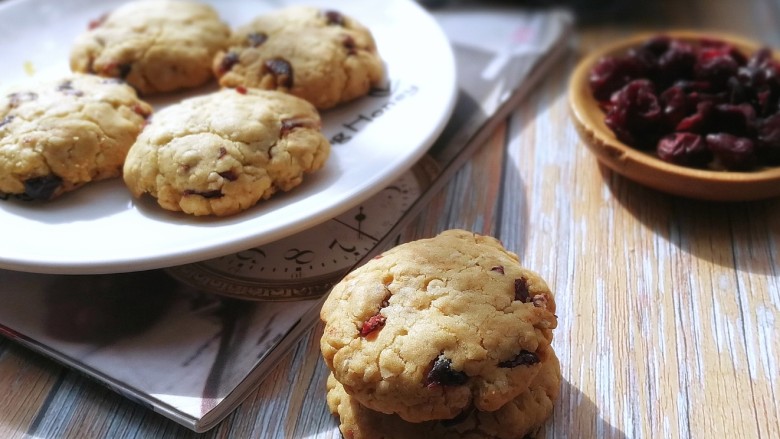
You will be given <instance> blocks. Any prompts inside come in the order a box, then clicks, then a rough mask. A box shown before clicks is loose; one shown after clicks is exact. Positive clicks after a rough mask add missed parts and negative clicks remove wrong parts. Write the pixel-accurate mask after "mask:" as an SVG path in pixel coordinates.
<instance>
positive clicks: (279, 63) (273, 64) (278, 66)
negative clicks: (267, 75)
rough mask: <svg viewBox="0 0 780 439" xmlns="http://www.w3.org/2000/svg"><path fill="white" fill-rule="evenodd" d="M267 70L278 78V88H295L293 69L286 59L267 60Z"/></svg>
mask: <svg viewBox="0 0 780 439" xmlns="http://www.w3.org/2000/svg"><path fill="white" fill-rule="evenodd" d="M264 65H265V68H266V69H267V70H268V71H269V72H271V74H273V75H274V77H275V78H276V86H277V87H284V88H292V86H293V68H292V65H290V63H289V62H288V61H287V60H286V59H284V58H272V59H269V60H267V61H266V62H265V63H264Z"/></svg>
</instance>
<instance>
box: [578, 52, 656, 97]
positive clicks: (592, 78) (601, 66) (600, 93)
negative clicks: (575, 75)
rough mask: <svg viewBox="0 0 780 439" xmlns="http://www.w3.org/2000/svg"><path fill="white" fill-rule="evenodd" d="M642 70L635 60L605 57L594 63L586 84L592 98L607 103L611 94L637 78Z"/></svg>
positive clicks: (624, 57) (625, 57)
mask: <svg viewBox="0 0 780 439" xmlns="http://www.w3.org/2000/svg"><path fill="white" fill-rule="evenodd" d="M643 73H644V68H643V66H642V64H641V63H640V62H638V61H637V60H636V59H635V58H631V57H628V56H623V57H605V58H602V59H600V60H599V61H598V62H596V65H595V66H593V68H592V69H591V71H590V74H589V76H588V84H589V85H590V89H591V91H592V92H593V96H595V98H596V99H597V100H599V101H608V100H609V98H610V97H611V96H612V93H614V92H616V91H618V90H620V89H621V88H623V86H625V85H626V84H628V83H629V82H630V81H632V80H633V79H636V78H639V77H640V76H641V75H642V74H643Z"/></svg>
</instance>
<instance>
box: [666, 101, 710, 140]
mask: <svg viewBox="0 0 780 439" xmlns="http://www.w3.org/2000/svg"><path fill="white" fill-rule="evenodd" d="M714 114H715V105H714V104H713V103H712V102H708V101H704V102H699V103H698V104H697V105H696V112H695V113H694V114H692V115H690V116H688V117H686V118H684V119H683V120H681V121H680V122H679V123H678V124H677V126H676V127H675V130H676V131H680V132H690V133H699V134H705V133H707V132H709V130H710V127H711V126H712V125H713V121H714V120H715V116H714Z"/></svg>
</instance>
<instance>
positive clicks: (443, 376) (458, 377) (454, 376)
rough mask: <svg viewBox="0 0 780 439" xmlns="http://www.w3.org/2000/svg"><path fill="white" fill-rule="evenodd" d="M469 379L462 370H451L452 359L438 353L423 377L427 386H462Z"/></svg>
mask: <svg viewBox="0 0 780 439" xmlns="http://www.w3.org/2000/svg"><path fill="white" fill-rule="evenodd" d="M468 380H469V377H468V375H466V374H465V373H464V372H460V371H457V370H452V360H450V359H449V358H446V357H445V356H444V355H439V356H438V357H437V358H436V360H434V362H433V366H432V367H431V371H430V372H428V375H427V376H426V377H425V385H426V386H427V387H435V386H462V385H463V384H466V382H467V381H468Z"/></svg>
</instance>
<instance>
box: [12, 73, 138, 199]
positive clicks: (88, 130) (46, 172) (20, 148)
mask: <svg viewBox="0 0 780 439" xmlns="http://www.w3.org/2000/svg"><path fill="white" fill-rule="evenodd" d="M151 113H152V107H151V106H149V105H148V104H147V103H146V102H144V101H142V100H140V99H138V96H137V95H136V92H135V90H133V88H132V87H130V86H129V85H127V84H124V83H122V82H121V81H116V80H114V79H106V78H101V77H98V76H94V75H82V74H73V75H69V76H67V77H63V78H61V79H58V80H54V81H49V82H42V83H38V84H35V85H31V86H30V87H28V88H20V89H18V90H16V91H13V92H8V93H6V94H5V95H3V96H0V195H2V196H3V197H4V198H5V197H8V196H14V197H17V198H23V199H37V200H50V199H52V198H56V197H58V196H59V195H61V194H63V193H65V192H68V191H71V190H74V189H77V188H79V187H80V186H82V185H84V184H86V183H89V182H92V181H97V180H103V179H106V178H112V177H118V176H119V175H120V174H121V171H122V165H123V163H124V160H125V156H126V155H127V150H128V149H129V148H130V146H131V145H132V144H133V142H134V141H135V139H136V137H137V136H138V134H139V133H140V132H141V130H142V128H143V126H144V124H145V123H146V120H147V117H149V115H150V114H151Z"/></svg>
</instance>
